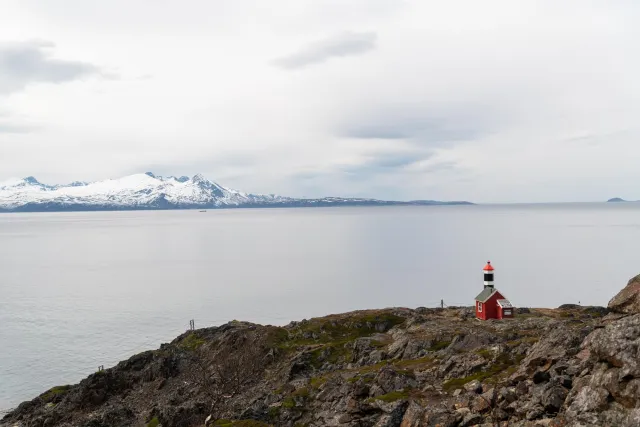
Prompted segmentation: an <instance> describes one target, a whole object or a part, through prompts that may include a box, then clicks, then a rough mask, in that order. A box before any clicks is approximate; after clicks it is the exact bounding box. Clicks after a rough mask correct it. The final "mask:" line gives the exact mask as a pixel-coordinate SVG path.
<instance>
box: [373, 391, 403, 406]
mask: <svg viewBox="0 0 640 427" xmlns="http://www.w3.org/2000/svg"><path fill="white" fill-rule="evenodd" d="M410 391H411V390H408V389H405V390H401V391H392V392H391V393H387V394H383V395H381V396H377V397H375V398H374V399H375V400H381V401H383V402H386V403H391V402H396V401H398V400H402V399H407V398H408V397H409V396H410Z"/></svg>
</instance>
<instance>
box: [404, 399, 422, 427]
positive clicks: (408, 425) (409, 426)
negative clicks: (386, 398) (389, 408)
mask: <svg viewBox="0 0 640 427" xmlns="http://www.w3.org/2000/svg"><path fill="white" fill-rule="evenodd" d="M423 426H424V409H423V408H422V407H421V406H420V405H418V404H417V403H416V402H411V403H409V406H408V407H407V410H406V411H405V413H404V416H403V418H402V422H401V423H400V427H423Z"/></svg>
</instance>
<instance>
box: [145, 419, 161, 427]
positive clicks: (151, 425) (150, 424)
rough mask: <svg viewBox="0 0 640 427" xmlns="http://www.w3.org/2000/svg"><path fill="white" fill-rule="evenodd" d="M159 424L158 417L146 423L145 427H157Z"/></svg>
mask: <svg viewBox="0 0 640 427" xmlns="http://www.w3.org/2000/svg"><path fill="white" fill-rule="evenodd" d="M159 424H160V420H158V417H153V418H151V420H150V421H149V422H148V423H147V427H158V425H159Z"/></svg>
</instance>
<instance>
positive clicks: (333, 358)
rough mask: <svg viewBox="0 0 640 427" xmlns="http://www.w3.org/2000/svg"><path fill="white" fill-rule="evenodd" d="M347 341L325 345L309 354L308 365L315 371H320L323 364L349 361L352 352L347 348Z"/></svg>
mask: <svg viewBox="0 0 640 427" xmlns="http://www.w3.org/2000/svg"><path fill="white" fill-rule="evenodd" d="M347 342H348V341H338V342H335V343H331V344H326V345H324V346H322V347H319V348H317V349H315V350H313V351H312V352H311V360H310V361H309V362H310V365H311V366H313V367H314V368H316V369H320V368H321V367H322V365H323V364H325V363H331V364H336V363H339V362H344V361H347V360H350V359H351V357H352V356H353V351H352V350H351V349H350V348H347V346H346V344H347Z"/></svg>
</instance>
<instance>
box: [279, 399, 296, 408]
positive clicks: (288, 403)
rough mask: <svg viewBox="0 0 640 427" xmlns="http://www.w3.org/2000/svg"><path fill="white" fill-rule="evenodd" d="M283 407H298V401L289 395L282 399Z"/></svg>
mask: <svg viewBox="0 0 640 427" xmlns="http://www.w3.org/2000/svg"><path fill="white" fill-rule="evenodd" d="M282 407H283V408H285V409H292V408H295V407H296V401H295V400H293V397H291V396H289V397H286V398H285V399H284V400H283V401H282Z"/></svg>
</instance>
